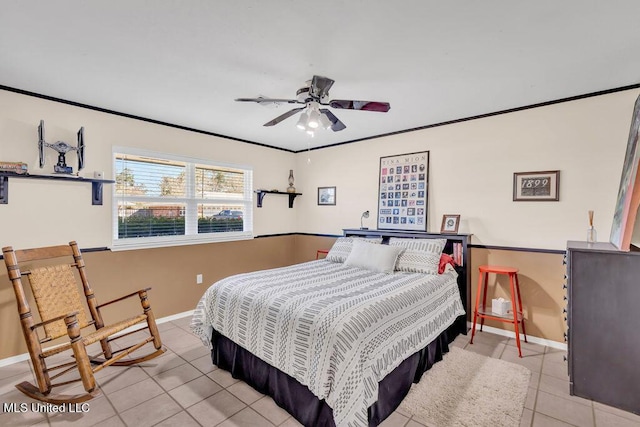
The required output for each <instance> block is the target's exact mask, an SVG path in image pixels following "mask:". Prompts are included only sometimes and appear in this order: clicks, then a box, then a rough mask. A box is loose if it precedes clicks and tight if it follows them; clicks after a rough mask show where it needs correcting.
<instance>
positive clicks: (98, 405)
mask: <svg viewBox="0 0 640 427" xmlns="http://www.w3.org/2000/svg"><path fill="white" fill-rule="evenodd" d="M189 321H190V318H183V319H179V320H175V321H173V322H166V323H162V324H160V325H159V327H160V330H161V334H162V339H163V342H164V344H165V346H166V347H167V352H166V353H165V354H164V355H162V356H161V357H159V358H157V359H154V360H152V361H149V362H146V363H145V364H144V365H143V366H140V367H129V368H123V367H109V368H106V369H104V370H102V371H100V372H99V373H97V374H96V377H97V379H98V382H99V384H100V388H101V391H102V393H101V394H100V396H99V397H97V398H95V399H93V400H90V401H89V408H90V410H89V411H88V412H86V413H46V412H32V411H29V410H28V411H26V412H23V413H20V412H5V411H6V409H7V408H6V404H9V403H12V402H15V403H27V404H28V407H30V405H31V403H32V402H35V401H33V400H31V399H29V398H28V397H26V396H24V395H23V394H22V393H20V392H19V391H18V390H16V388H15V387H14V384H17V383H19V382H21V381H23V380H25V379H27V380H29V381H32V379H31V378H32V374H31V370H30V365H29V363H28V362H21V363H16V364H13V365H10V366H6V367H3V368H0V405H2V411H0V426H31V425H36V426H49V425H50V426H65V425H76V426H83V427H84V426H104V427H107V426H135V427H145V426H180V427H188V426H200V425H202V426H220V427H233V426H251V427H262V426H266V427H271V426H282V427H293V426H300V424H299V423H298V422H297V421H296V420H295V419H293V418H292V417H291V416H290V415H289V414H288V413H287V412H285V411H284V410H283V409H281V408H279V407H278V406H276V405H275V403H274V402H273V401H272V400H271V398H269V397H267V396H264V395H262V394H260V393H258V392H256V391H255V390H253V389H252V388H250V387H249V386H248V385H246V384H245V383H243V382H241V381H237V380H235V379H233V378H232V377H231V375H230V374H228V373H227V372H225V371H222V370H220V369H217V368H216V367H215V366H213V364H212V363H211V359H210V356H209V351H208V350H207V349H206V348H205V347H204V346H203V345H202V343H201V342H200V341H199V340H198V339H197V338H196V337H195V336H193V335H192V334H191V333H190V332H189ZM468 341H469V337H468V336H460V337H458V338H457V339H456V341H455V342H454V345H457V346H459V347H463V348H465V349H467V350H471V351H474V352H477V353H481V354H484V355H487V356H491V357H496V358H500V359H504V360H508V361H511V362H515V363H519V364H522V365H524V366H526V367H527V368H529V370H531V382H530V385H529V393H528V395H527V399H526V403H525V409H524V413H523V415H522V419H521V422H520V426H535V427H538V426H544V427H553V426H558V427H560V426H580V427H583V426H584V427H586V426H590V427H613V426H616V427H618V426H619V427H626V426H640V416H637V415H634V414H631V413H629V412H624V411H621V410H619V409H616V408H611V407H608V406H605V405H601V404H599V403H595V402H592V401H590V400H585V399H581V398H578V397H574V396H570V395H569V382H568V376H567V368H566V363H565V362H564V361H563V355H564V352H562V351H559V350H555V349H552V348H549V347H543V346H539V345H534V344H524V349H523V355H524V357H523V358H522V359H519V358H518V357H517V349H516V347H515V342H514V340H513V339H509V338H505V337H502V336H498V335H493V334H490V333H487V332H483V333H479V334H478V335H476V341H475V342H474V344H473V345H470V344H468ZM64 357H65V358H68V355H65V356H64ZM67 360H68V359H67ZM70 387H71V392H73V391H76V392H78V391H79V390H80V391H81V386H77V385H74V386H70ZM73 389H75V390H73ZM66 392H69V391H68V390H67V391H66ZM396 426H397V427H400V426H404V427H421V426H423V424H420V423H418V422H416V421H415V420H412V419H411V418H410V417H409V416H407V414H404V413H402V412H400V411H396V412H395V413H393V414H392V415H391V416H390V417H389V418H388V419H387V420H386V421H385V422H384V423H383V425H382V427H396ZM429 427H438V426H429Z"/></svg>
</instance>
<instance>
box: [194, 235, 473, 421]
mask: <svg viewBox="0 0 640 427" xmlns="http://www.w3.org/2000/svg"><path fill="white" fill-rule="evenodd" d="M411 240H414V239H402V238H394V237H392V238H391V239H389V240H388V241H386V240H385V242H384V243H385V244H384V245H383V244H380V243H383V242H382V239H381V238H378V237H374V239H373V241H367V242H365V241H364V239H354V238H350V237H344V238H340V239H338V240H337V241H336V244H335V245H334V247H332V249H331V251H329V254H328V256H327V259H324V260H316V261H310V262H305V263H301V264H296V265H293V266H288V267H282V268H275V269H270V270H263V271H259V272H252V273H245V274H239V275H235V276H231V277H228V278H225V279H223V280H220V281H218V282H216V283H215V284H214V285H212V286H211V287H210V288H209V289H208V290H207V291H206V292H205V294H204V295H203V297H202V298H201V300H200V301H199V303H198V305H197V307H196V310H195V311H194V316H193V320H192V329H193V331H194V332H195V333H196V334H197V335H198V336H199V337H200V338H201V339H202V341H203V343H205V345H207V346H209V347H210V348H211V349H212V361H213V363H214V364H216V365H217V366H218V367H219V368H222V369H226V370H228V371H230V372H231V373H232V375H233V376H234V377H236V378H240V379H242V380H244V381H245V382H247V383H248V384H249V385H251V386H252V387H254V388H255V389H257V390H258V391H260V392H261V393H264V394H268V395H270V396H272V397H273V399H274V401H275V402H276V403H277V404H278V405H279V406H281V407H283V408H285V409H286V410H287V411H289V412H290V413H291V414H292V415H293V416H294V417H295V418H296V419H298V421H300V422H301V423H302V424H304V425H306V426H322V425H327V426H334V425H335V426H367V425H369V426H375V425H378V424H379V423H380V422H382V421H383V420H384V419H385V418H386V417H387V416H388V415H390V414H391V413H392V412H393V410H395V409H396V407H397V406H398V405H399V403H400V402H401V400H402V398H404V396H405V395H406V394H407V392H408V391H409V389H410V387H411V384H412V383H413V382H417V381H418V380H419V379H420V377H421V375H422V373H423V372H425V371H426V370H427V369H429V368H430V367H431V366H432V365H433V364H434V363H436V362H437V361H438V360H440V359H441V358H442V355H443V354H444V353H446V352H447V351H448V344H449V343H450V342H451V341H452V340H453V338H455V336H456V335H457V334H458V333H460V332H466V331H461V330H460V327H459V325H460V322H459V320H460V319H463V320H465V322H464V323H465V324H466V316H465V305H464V303H463V298H461V289H460V281H459V273H458V271H456V269H455V268H453V267H452V266H451V265H447V266H446V268H445V269H444V271H443V272H442V273H441V274H439V273H438V271H435V272H434V271H433V268H434V266H433V264H434V261H435V264H436V267H435V268H436V269H437V264H438V261H439V260H440V252H442V250H443V248H444V247H445V245H446V244H447V240H446V239H428V240H422V241H419V242H418V241H417V240H415V241H414V242H413V243H412V242H411ZM415 242H418V243H415ZM407 245H409V246H414V247H420V249H421V251H420V252H419V254H421V255H423V257H422V258H420V257H419V256H418V257H417V258H416V253H417V252H416V251H413V252H412V250H411V249H409V248H408V246H407ZM425 248H428V251H426V252H425ZM394 253H395V254H396V255H395V258H394V257H393V256H394V255H393V254H394ZM381 254H383V255H381ZM356 255H357V256H356ZM403 256H404V258H403ZM425 257H427V258H428V259H427V258H425ZM402 259H404V261H405V262H404V264H403V263H402V262H401V260H402ZM425 261H427V264H428V268H427V269H426V270H425V269H424V268H421V267H424V265H425ZM402 266H404V267H405V268H400V267H402ZM416 266H417V267H416ZM416 270H417V271H416ZM465 293H466V289H465V290H464V292H463V294H465Z"/></svg>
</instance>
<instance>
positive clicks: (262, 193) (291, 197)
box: [255, 190, 302, 208]
mask: <svg viewBox="0 0 640 427" xmlns="http://www.w3.org/2000/svg"><path fill="white" fill-rule="evenodd" d="M255 193H256V194H257V195H258V207H259V208H261V207H262V199H264V196H265V195H267V194H283V195H287V196H289V208H292V207H293V200H294V199H295V198H296V196H302V193H287V192H286V191H268V190H256V191H255Z"/></svg>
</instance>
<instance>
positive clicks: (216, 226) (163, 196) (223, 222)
mask: <svg viewBox="0 0 640 427" xmlns="http://www.w3.org/2000/svg"><path fill="white" fill-rule="evenodd" d="M113 160H114V167H113V170H114V175H115V176H114V179H115V181H116V183H115V185H114V186H113V189H114V190H113V191H114V197H113V209H114V215H113V217H114V223H113V248H114V249H135V248H144V247H160V246H173V245H182V244H194V243H206V242H215V241H229V240H241V239H250V238H252V236H253V233H252V232H253V221H252V206H253V205H252V200H253V199H252V195H253V192H252V170H251V168H249V167H246V166H238V165H228V164H221V163H214V162H210V161H207V160H203V159H191V158H185V157H180V156H174V155H169V154H160V153H153V152H148V151H141V150H135V149H127V148H121V147H116V148H114V152H113Z"/></svg>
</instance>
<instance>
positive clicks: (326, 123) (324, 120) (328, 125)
mask: <svg viewBox="0 0 640 427" xmlns="http://www.w3.org/2000/svg"><path fill="white" fill-rule="evenodd" d="M320 124H321V125H322V127H323V128H325V129H331V125H332V124H333V123H331V120H329V117H327V115H326V114H324V113H323V114H320Z"/></svg>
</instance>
